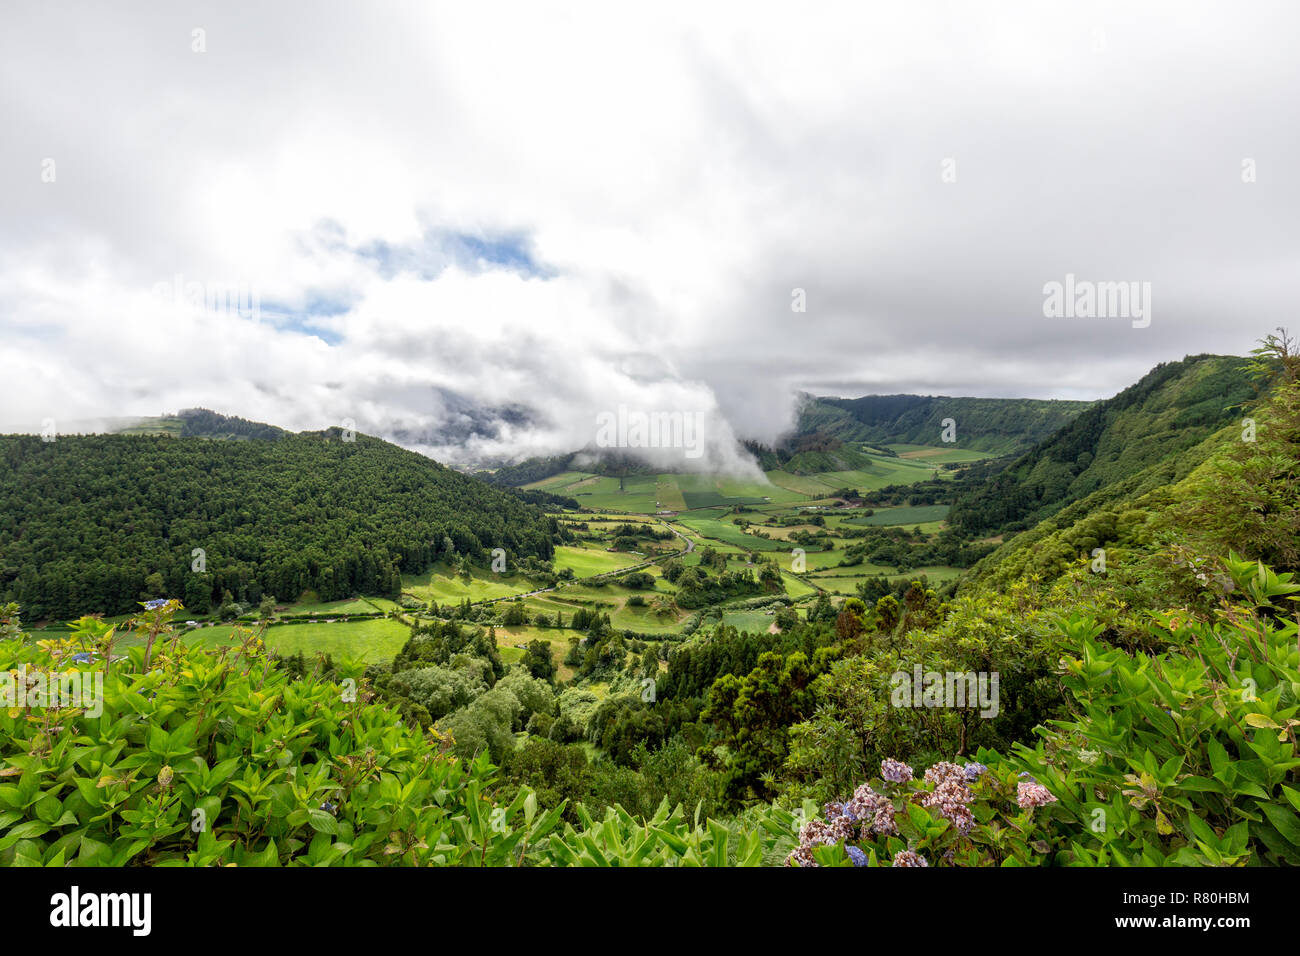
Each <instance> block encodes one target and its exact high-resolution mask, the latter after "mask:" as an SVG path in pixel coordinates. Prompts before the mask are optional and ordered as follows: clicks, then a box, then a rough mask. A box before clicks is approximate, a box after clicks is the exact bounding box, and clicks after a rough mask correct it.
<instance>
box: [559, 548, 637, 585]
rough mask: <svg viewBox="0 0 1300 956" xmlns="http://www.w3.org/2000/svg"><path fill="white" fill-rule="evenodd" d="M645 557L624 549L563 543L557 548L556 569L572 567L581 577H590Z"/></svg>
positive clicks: (626, 566)
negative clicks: (605, 548)
mask: <svg viewBox="0 0 1300 956" xmlns="http://www.w3.org/2000/svg"><path fill="white" fill-rule="evenodd" d="M645 560H646V559H645V558H644V557H638V556H637V555H635V554H628V553H627V552H624V551H606V550H604V549H603V548H595V547H582V548H579V547H572V546H569V545H562V546H560V547H558V548H556V549H555V560H554V562H553V563H554V566H555V570H557V571H560V570H563V569H564V568H571V569H572V570H573V573H574V574H575V575H577V576H578V577H580V578H589V577H591V576H592V575H596V574H605V573H607V572H609V571H617V570H619V569H620V568H628V567H631V566H632V565H634V564H640V563H641V562H642V561H645Z"/></svg>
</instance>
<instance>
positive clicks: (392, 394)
mask: <svg viewBox="0 0 1300 956" xmlns="http://www.w3.org/2000/svg"><path fill="white" fill-rule="evenodd" d="M992 9H993V8H975V7H971V6H970V5H968V4H941V5H936V6H933V7H927V8H925V9H923V10H917V9H916V8H914V7H907V8H878V7H867V6H866V5H860V4H847V3H845V4H821V5H818V4H814V5H812V6H801V7H799V8H798V9H797V10H796V9H795V8H791V7H790V6H789V5H788V4H780V5H778V4H771V5H761V4H759V5H755V4H748V3H747V4H743V5H718V6H713V5H709V6H706V7H703V8H701V7H700V6H699V5H686V4H668V5H656V7H655V8H654V9H653V10H651V11H643V12H639V13H633V12H632V9H631V8H626V7H620V6H617V5H609V4H591V5H576V6H575V5H567V4H566V5H564V6H562V7H554V6H549V5H537V4H524V3H519V4H498V5H492V4H488V5H483V4H475V5H451V4H446V5H434V6H430V5H427V4H423V3H408V4H394V5H385V7H384V8H383V10H382V12H380V11H377V10H371V9H369V8H366V7H364V6H358V5H355V4H344V3H338V4H325V5H320V4H313V5H310V6H309V5H304V4H295V3H284V4H274V5H258V4H251V3H250V4H233V5H232V4H223V5H209V4H186V3H178V4H169V5H167V7H166V8H163V9H159V8H157V7H154V6H152V5H150V6H146V5H134V6H126V7H121V6H118V5H114V6H113V7H112V8H105V7H103V6H102V5H97V4H91V3H86V4H82V5H80V6H79V7H77V8H76V10H75V12H73V11H71V10H70V8H68V7H61V8H60V9H59V10H58V11H57V13H56V12H55V11H52V10H51V9H50V8H48V6H47V5H44V4H38V3H16V4H9V5H7V6H6V14H5V18H6V29H5V30H4V31H3V33H0V123H2V124H3V128H4V129H5V130H6V148H5V150H4V151H3V153H2V154H0V205H3V208H4V209H5V210H6V213H5V215H4V217H3V218H2V219H0V372H2V374H3V379H4V382H5V398H4V402H3V406H2V407H0V428H3V429H27V430H35V429H37V428H39V423H40V422H41V420H43V419H45V418H47V417H53V418H55V419H56V420H70V419H85V418H91V417H96V416H101V415H105V414H115V415H144V414H156V413H159V412H161V411H165V410H175V409H177V408H180V407H184V406H188V405H207V406H209V407H213V408H216V409H218V410H221V411H224V412H228V413H232V414H239V415H244V416H246V417H250V418H257V419H262V420H267V421H272V422H275V423H277V424H282V425H285V426H287V427H296V428H302V427H322V426H324V425H326V424H331V423H335V422H338V421H340V420H341V419H343V418H345V417H351V418H354V419H355V420H356V421H357V422H358V424H359V426H360V427H362V428H363V429H366V428H371V429H374V430H383V431H386V432H387V433H390V434H399V433H400V434H403V435H407V436H408V439H409V436H411V435H415V434H417V433H419V432H421V431H424V432H426V433H427V434H428V436H431V437H432V436H435V435H436V433H438V432H439V429H442V432H441V434H443V436H444V439H445V438H446V436H447V435H449V434H460V435H462V439H457V440H458V441H460V440H463V434H464V433H465V428H468V429H469V430H470V431H473V424H472V423H473V422H474V421H475V420H476V419H475V414H476V413H475V412H473V409H475V408H480V409H482V410H485V411H483V414H484V415H485V416H486V420H489V421H491V420H494V419H493V415H494V414H495V412H494V411H493V410H497V411H499V410H501V409H505V408H508V407H510V406H520V405H522V406H528V407H529V408H531V409H532V413H531V414H530V415H528V416H524V417H522V418H520V417H513V418H512V417H510V416H507V418H506V419H505V420H497V424H496V426H495V427H494V428H488V429H485V430H483V432H482V433H481V434H480V435H479V437H477V438H474V439H471V440H469V445H470V450H471V451H472V453H474V454H478V455H496V454H512V453H515V454H518V453H525V452H543V451H555V450H560V449H565V448H572V447H577V446H578V445H580V444H584V443H585V441H587V440H589V439H590V435H589V432H590V431H591V429H592V427H593V425H592V423H593V422H594V417H595V415H596V414H597V413H598V412H599V411H601V410H609V409H612V408H615V407H617V405H618V404H619V403H627V404H629V405H631V406H640V407H644V408H647V409H662V408H678V409H681V410H691V411H699V412H701V413H702V414H706V415H708V416H709V417H710V420H711V421H715V422H716V423H717V424H716V426H715V428H716V430H717V432H718V434H719V435H725V430H726V429H727V428H728V427H730V428H734V429H735V430H736V431H738V432H740V433H742V434H745V435H752V436H755V437H761V438H765V439H770V438H772V437H774V436H775V434H776V433H778V432H779V431H780V430H781V429H782V428H784V427H786V426H787V425H788V424H789V421H790V416H791V414H792V411H793V396H794V394H795V393H796V392H797V391H798V390H800V389H810V390H813V391H820V392H838V393H841V394H860V393H866V392H898V391H924V392H943V393H949V394H962V393H964V394H984V395H1025V396H1051V395H1057V396H1060V397H1098V396H1103V395H1108V394H1113V393H1114V392H1115V391H1118V390H1119V389H1120V388H1122V387H1124V386H1125V385H1127V384H1129V383H1130V382H1131V381H1133V380H1135V379H1136V378H1137V377H1138V376H1139V375H1141V374H1142V372H1144V371H1145V370H1146V369H1147V368H1149V367H1150V366H1151V365H1153V364H1155V363H1156V362H1158V361H1162V360H1168V359H1172V358H1178V357H1181V356H1182V355H1183V354H1186V353H1191V352H1199V351H1233V352H1243V351H1245V350H1246V349H1247V348H1249V347H1250V345H1251V343H1252V341H1253V340H1254V339H1255V338H1257V337H1258V336H1259V335H1260V334H1262V333H1263V332H1265V331H1267V330H1268V329H1269V328H1271V327H1272V326H1273V325H1276V324H1278V323H1280V322H1285V320H1286V319H1287V313H1288V311H1289V306H1290V301H1291V296H1290V291H1291V290H1290V288H1289V285H1290V277H1291V276H1292V275H1294V271H1295V270H1294V267H1295V264H1296V260H1297V255H1298V253H1300V240H1297V238H1296V236H1295V233H1294V230H1293V229H1292V223H1293V222H1294V219H1295V217H1296V212H1297V206H1298V205H1300V203H1298V202H1297V200H1298V199H1300V189H1298V188H1297V184H1296V177H1295V173H1294V170H1295V169H1297V168H1300V163H1297V158H1298V157H1297V147H1298V146H1300V143H1298V142H1297V132H1296V128H1295V124H1293V123H1287V122H1284V121H1283V119H1282V118H1283V117H1285V116H1287V115H1289V114H1290V112H1291V110H1292V107H1293V104H1294V103H1295V101H1296V100H1297V98H1298V95H1300V78H1298V77H1297V75H1296V73H1295V71H1294V69H1293V68H1292V59H1291V53H1290V50H1289V48H1288V43H1289V37H1291V36H1294V35H1295V32H1296V27H1297V26H1298V25H1300V23H1298V22H1297V21H1300V14H1298V13H1297V12H1296V11H1295V10H1294V8H1292V7H1290V6H1287V5H1283V4H1260V5H1255V6H1252V7H1251V8H1249V11H1243V10H1242V9H1241V8H1240V7H1239V6H1237V5H1233V4H1229V3H1207V4H1198V5H1197V6H1196V8H1195V15H1191V14H1190V13H1187V9H1188V8H1187V7H1186V5H1185V4H1159V5H1150V6H1144V7H1142V8H1140V9H1137V10H1135V9H1133V8H1132V7H1131V5H1128V4H1122V3H1113V4H1100V5H1093V6H1091V7H1090V9H1089V11H1087V12H1082V11H1078V10H1075V11H1064V10H1061V9H1059V8H1056V7H1046V6H1043V5H1039V4H1021V5H1008V6H1001V7H998V8H996V10H997V12H996V13H995V12H991V11H992ZM196 27H202V28H204V29H205V30H206V42H207V52H205V53H202V54H196V53H193V52H191V50H190V42H191V30H192V29H194V28H196ZM1099 31H1100V32H1099ZM1099 41H1100V49H1095V48H1094V47H1096V46H1097V45H1098V43H1099ZM47 157H49V158H53V159H54V160H55V161H56V164H57V165H56V168H57V179H56V181H55V182H54V183H43V182H42V181H41V178H40V174H41V163H42V160H43V159H45V158H47ZM949 157H951V158H953V159H955V161H956V171H957V181H956V182H955V183H943V182H941V180H940V164H941V162H942V161H943V160H944V159H945V158H949ZM1246 157H1251V158H1253V159H1254V160H1255V161H1256V163H1257V168H1258V181H1257V182H1255V183H1253V184H1244V183H1242V182H1241V179H1240V167H1241V161H1242V159H1243V158H1246ZM457 237H470V239H473V238H477V239H480V240H484V241H486V242H489V243H492V242H496V243H499V244H501V245H500V246H499V247H497V249H496V251H497V252H498V253H500V254H501V255H500V256H499V257H501V258H507V259H508V258H509V257H508V255H507V253H509V252H510V251H511V249H513V250H514V251H515V252H520V251H521V250H522V253H521V254H526V255H527V256H530V257H531V263H532V265H534V266H535V267H536V268H528V263H526V262H525V263H522V264H521V263H519V262H514V263H510V262H506V263H496V264H494V263H492V262H482V261H476V257H475V255H474V253H473V247H472V245H466V244H465V243H463V242H461V241H460V240H459V239H457ZM512 243H513V245H511V244H512ZM487 248H488V250H489V252H490V251H491V249H492V248H493V247H491V246H489V247H487ZM1066 272H1073V273H1075V274H1077V275H1080V276H1083V277H1088V278H1094V279H1140V280H1145V281H1150V282H1152V284H1153V299H1154V309H1155V319H1154V321H1153V323H1152V325H1151V327H1150V328H1149V329H1145V330H1134V329H1131V328H1129V327H1128V325H1127V323H1109V324H1107V323H1105V322H1099V321H1096V320H1093V321H1091V322H1089V321H1084V320H1076V321H1073V322H1065V321H1061V320H1047V319H1044V318H1043V316H1042V311H1041V303H1042V298H1041V288H1042V285H1043V283H1044V282H1047V281H1050V280H1053V279H1060V278H1061V277H1063V276H1064V274H1065V273H1066ZM177 275H181V276H183V277H185V279H186V280H193V281H199V282H204V283H209V284H221V283H238V282H243V283H246V284H247V285H248V286H250V287H251V288H254V289H256V290H257V291H258V293H259V294H260V299H261V302H262V304H263V306H264V314H263V316H262V320H261V321H260V322H255V321H252V320H251V319H248V318H244V317H241V316H239V315H212V314H210V313H208V312H206V311H204V310H195V309H192V308H188V307H186V306H185V305H184V304H183V303H182V304H179V305H178V304H177V303H174V302H173V303H166V302H162V301H159V299H158V298H157V297H156V296H154V295H152V294H151V290H152V288H153V287H154V285H155V284H157V283H159V282H170V281H172V280H173V277H175V276H177ZM795 287H800V288H803V289H805V290H806V292H807V297H808V311H807V312H806V313H802V314H797V313H792V312H791V311H790V294H791V289H793V288H795ZM282 313H288V314H282ZM449 396H454V397H453V398H449ZM467 409H468V410H467ZM467 423H468V424H467ZM727 423H729V425H728V424H727ZM453 426H458V427H462V430H461V432H456V430H455V427H453ZM425 447H427V448H428V449H429V450H431V451H432V452H433V453H434V454H436V455H440V456H443V457H446V456H450V455H452V454H454V451H453V449H452V448H450V447H449V446H448V445H447V444H445V443H444V444H439V443H438V442H436V441H430V442H428V443H427V445H426V446H425Z"/></svg>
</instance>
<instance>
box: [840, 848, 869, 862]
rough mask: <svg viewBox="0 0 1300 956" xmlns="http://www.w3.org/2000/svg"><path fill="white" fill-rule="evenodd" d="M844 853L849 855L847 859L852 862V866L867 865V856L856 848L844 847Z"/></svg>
mask: <svg viewBox="0 0 1300 956" xmlns="http://www.w3.org/2000/svg"><path fill="white" fill-rule="evenodd" d="M844 852H845V853H847V854H848V855H849V859H850V860H852V861H853V865H854V866H866V865H867V855H866V854H865V853H863V852H862V850H861V849H859V848H858V847H856V846H846V847H845V848H844Z"/></svg>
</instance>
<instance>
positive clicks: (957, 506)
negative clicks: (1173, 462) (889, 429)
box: [948, 355, 1255, 534]
mask: <svg viewBox="0 0 1300 956" xmlns="http://www.w3.org/2000/svg"><path fill="white" fill-rule="evenodd" d="M1242 366H1243V360H1242V359H1241V358H1238V357H1235V356H1217V355H1197V356H1189V357H1188V358H1185V359H1183V360H1182V361H1180V362H1169V363H1164V364H1161V365H1158V366H1156V367H1155V368H1154V369H1153V370H1152V371H1150V372H1149V373H1147V375H1145V376H1144V377H1143V378H1142V379H1141V380H1140V381H1139V382H1137V383H1136V384H1135V385H1132V386H1130V387H1129V388H1126V389H1125V390H1124V391H1122V392H1120V393H1119V394H1118V395H1116V396H1115V397H1114V398H1110V399H1107V400H1105V401H1102V402H1098V403H1096V404H1095V405H1093V406H1092V407H1091V408H1089V409H1087V410H1086V411H1084V412H1083V413H1081V414H1080V415H1079V416H1078V417H1076V418H1075V419H1074V420H1073V421H1071V422H1070V423H1069V424H1068V425H1066V426H1065V427H1064V428H1062V429H1061V430H1060V431H1059V432H1057V433H1056V434H1054V435H1052V436H1051V437H1050V438H1048V439H1046V440H1045V441H1042V442H1040V443H1039V444H1038V445H1037V446H1035V447H1034V448H1033V449H1031V450H1030V451H1028V452H1026V453H1025V454H1024V455H1023V456H1021V457H1020V458H1019V459H1017V460H1016V461H1015V462H1013V463H1012V464H1011V465H1010V466H1009V467H1008V468H1007V469H1006V470H1005V471H1003V472H1002V474H1001V475H999V476H998V477H997V478H996V479H995V480H993V481H992V482H990V483H989V484H988V485H986V486H984V487H981V488H977V489H975V490H973V491H971V492H969V493H968V494H966V495H963V496H961V497H959V498H958V499H957V501H955V502H954V504H953V508H952V512H951V513H950V514H949V516H948V520H949V522H950V523H951V524H952V526H953V527H955V528H957V529H959V530H961V531H962V532H964V533H970V534H979V533H984V534H992V533H996V532H1002V531H1018V530H1022V529H1025V528H1029V527H1032V526H1033V525H1035V524H1037V523H1038V522H1039V521H1042V520H1043V519H1044V518H1047V517H1049V516H1051V515H1052V514H1054V513H1055V512H1057V511H1059V510H1060V509H1061V508H1063V507H1065V506H1066V505H1068V504H1070V503H1071V502H1075V501H1079V500H1080V499H1082V498H1085V497H1087V496H1088V495H1090V494H1092V493H1094V492H1096V491H1098V490H1100V489H1103V488H1105V487H1107V486H1109V485H1112V484H1114V483H1116V482H1119V481H1123V480H1124V479H1127V478H1130V477H1132V476H1134V475H1137V474H1138V473H1140V472H1142V471H1143V470H1145V469H1147V468H1149V467H1151V466H1153V465H1156V464H1158V463H1159V462H1161V461H1162V460H1164V459H1171V458H1176V457H1177V456H1179V455H1181V454H1182V453H1183V452H1185V451H1187V450H1189V449H1191V448H1193V447H1195V446H1196V445H1198V444H1200V443H1201V442H1202V441H1204V440H1205V439H1206V438H1207V437H1208V436H1209V435H1210V434H1212V433H1213V432H1215V431H1216V430H1218V429H1220V428H1222V427H1224V426H1225V425H1227V424H1228V423H1229V422H1231V421H1233V420H1235V419H1237V418H1240V412H1239V408H1238V406H1240V405H1241V404H1242V403H1244V402H1246V401H1248V400H1250V399H1252V398H1253V397H1254V395H1255V389H1254V387H1253V386H1252V385H1251V382H1250V379H1249V377H1248V376H1247V374H1246V372H1245V371H1244V370H1243V368H1242Z"/></svg>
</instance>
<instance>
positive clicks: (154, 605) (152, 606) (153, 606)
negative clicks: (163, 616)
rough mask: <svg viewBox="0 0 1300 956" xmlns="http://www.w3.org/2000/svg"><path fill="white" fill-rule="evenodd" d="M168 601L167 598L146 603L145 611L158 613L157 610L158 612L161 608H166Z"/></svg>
mask: <svg viewBox="0 0 1300 956" xmlns="http://www.w3.org/2000/svg"><path fill="white" fill-rule="evenodd" d="M167 601H168V599H167V598H154V599H153V600H152V601H145V602H144V609H145V610H146V611H156V610H158V609H159V608H160V607H165V606H166V604H167Z"/></svg>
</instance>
